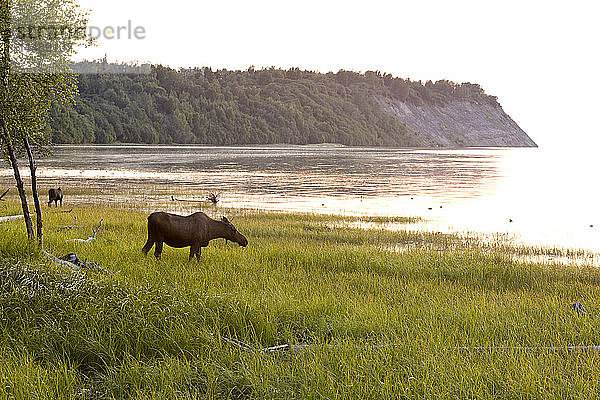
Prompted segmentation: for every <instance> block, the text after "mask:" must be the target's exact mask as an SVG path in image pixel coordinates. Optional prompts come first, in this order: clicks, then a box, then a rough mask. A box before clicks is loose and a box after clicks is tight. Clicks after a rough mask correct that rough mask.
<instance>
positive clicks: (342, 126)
mask: <svg viewBox="0 0 600 400" xmlns="http://www.w3.org/2000/svg"><path fill="white" fill-rule="evenodd" d="M90 66H91V67H92V68H90ZM109 66H110V65H109ZM80 67H81V66H80ZM83 67H85V68H83V69H88V70H90V69H92V70H95V71H103V70H104V71H106V70H111V69H110V68H106V65H103V64H102V63H87V64H86V65H84V66H83ZM79 69H82V68H79ZM112 70H113V71H117V70H119V68H114V66H113V68H112ZM77 83H78V87H79V93H80V95H79V96H78V98H77V101H76V103H75V104H72V105H68V106H59V105H56V107H55V108H54V109H53V111H52V114H51V118H50V124H49V130H50V131H49V134H50V135H51V137H52V140H53V141H54V142H55V143H100V144H104V143H149V144H154V143H166V144H168V143H181V144H211V145H243V144H276V143H289V144H314V143H339V144H344V145H349V146H396V147H461V146H520V147H521V146H535V143H534V142H533V141H532V140H531V139H530V138H529V137H528V136H527V135H526V134H525V132H523V131H522V130H521V129H520V128H519V126H518V125H517V124H516V123H515V122H514V121H513V120H512V119H511V118H510V117H509V116H508V115H506V114H505V113H504V111H503V110H502V108H501V107H500V104H499V103H498V102H497V99H496V98H495V97H493V96H489V95H487V94H485V92H484V91H483V89H481V88H480V87H479V85H476V84H471V83H462V84H457V83H454V82H449V81H438V82H435V83H434V82H431V81H427V82H425V83H422V82H420V81H418V82H415V81H411V80H409V79H401V78H394V77H392V76H391V75H389V74H381V73H379V72H378V71H367V72H365V73H364V74H359V73H355V72H352V71H339V72H338V73H328V74H321V73H317V72H311V71H301V70H299V69H297V68H296V69H290V70H281V69H274V68H271V69H263V70H254V69H253V68H249V69H248V70H246V71H228V70H219V71H212V70H211V69H210V68H199V69H190V70H182V71H175V70H172V69H169V68H166V67H163V66H153V67H151V68H150V69H149V73H146V74H142V73H136V74H123V73H120V74H116V73H115V74H82V75H80V76H79V78H78V82H77Z"/></svg>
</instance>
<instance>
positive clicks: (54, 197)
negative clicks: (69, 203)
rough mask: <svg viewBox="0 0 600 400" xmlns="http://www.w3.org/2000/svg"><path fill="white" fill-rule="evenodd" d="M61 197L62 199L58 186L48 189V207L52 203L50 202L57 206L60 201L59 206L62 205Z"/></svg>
mask: <svg viewBox="0 0 600 400" xmlns="http://www.w3.org/2000/svg"><path fill="white" fill-rule="evenodd" d="M62 199H63V192H62V190H61V189H60V188H58V189H50V190H48V207H50V206H51V205H52V202H54V205H55V206H56V207H58V202H59V201H60V206H61V207H62Z"/></svg>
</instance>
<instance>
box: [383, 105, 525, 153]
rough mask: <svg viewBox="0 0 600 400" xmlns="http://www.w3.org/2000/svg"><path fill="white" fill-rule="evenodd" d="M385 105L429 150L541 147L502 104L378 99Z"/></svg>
mask: <svg viewBox="0 0 600 400" xmlns="http://www.w3.org/2000/svg"><path fill="white" fill-rule="evenodd" d="M378 100H379V103H380V104H381V106H382V107H383V108H384V109H385V110H386V111H387V112H389V113H390V114H392V115H394V116H395V117H397V118H398V119H400V120H401V121H403V122H404V123H405V124H406V125H407V126H408V128H409V129H410V130H411V131H413V132H416V133H417V134H418V135H419V136H420V138H421V143H422V144H423V145H424V146H426V147H473V146H479V147H537V145H536V144H535V142H534V141H533V140H531V138H530V137H529V136H527V134H526V133H525V132H524V131H523V130H522V129H521V128H520V127H519V125H517V123H516V122H515V121H513V120H512V119H511V118H510V116H508V114H506V113H505V112H504V110H502V108H501V107H500V106H499V105H491V104H478V103H476V102H470V101H465V100H454V101H450V102H449V103H446V104H444V105H436V104H423V105H415V104H412V103H409V102H401V101H398V100H394V99H389V98H384V97H380V98H378Z"/></svg>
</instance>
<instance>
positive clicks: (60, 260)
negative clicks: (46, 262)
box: [42, 250, 81, 269]
mask: <svg viewBox="0 0 600 400" xmlns="http://www.w3.org/2000/svg"><path fill="white" fill-rule="evenodd" d="M42 253H43V254H44V255H45V256H47V257H48V258H50V259H52V260H53V261H54V262H56V263H58V264H61V265H66V266H67V267H71V268H75V269H80V268H81V267H80V266H79V265H76V264H73V263H72V262H69V261H67V260H63V259H60V258H58V257H55V256H53V255H52V254H50V253H48V252H47V251H45V250H42Z"/></svg>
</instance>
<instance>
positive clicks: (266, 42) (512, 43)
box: [79, 0, 600, 148]
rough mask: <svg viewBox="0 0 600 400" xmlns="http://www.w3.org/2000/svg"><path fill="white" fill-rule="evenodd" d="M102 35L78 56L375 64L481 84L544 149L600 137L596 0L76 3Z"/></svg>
mask: <svg viewBox="0 0 600 400" xmlns="http://www.w3.org/2000/svg"><path fill="white" fill-rule="evenodd" d="M79 4H81V5H82V6H83V7H84V8H87V9H89V10H90V14H91V19H90V24H91V25H94V26H98V27H106V26H112V27H118V26H125V25H127V23H128V21H131V23H132V26H133V27H136V26H141V27H143V28H144V29H145V32H146V35H145V36H146V37H145V39H143V40H135V39H134V40H128V39H121V40H114V39H113V40H99V42H98V46H97V47H95V48H90V49H85V50H83V51H82V52H81V53H80V55H79V57H80V58H87V59H95V58H102V57H104V55H105V54H107V56H108V59H109V61H132V60H136V61H141V62H151V63H161V64H164V65H169V66H171V67H174V68H178V67H187V66H211V67H213V69H218V68H227V69H247V68H248V67H249V66H250V65H254V66H255V67H256V68H260V67H269V66H275V67H281V68H286V69H287V68H290V67H300V68H301V69H309V70H317V71H320V72H328V71H338V70H339V69H348V70H354V71H358V72H361V71H366V70H380V71H382V72H389V73H391V74H393V75H394V76H399V77H403V78H411V79H413V80H428V79H431V80H434V81H435V80H438V79H449V80H452V81H455V82H473V83H479V84H481V86H482V87H483V88H484V89H485V90H486V92H487V93H489V94H492V95H495V96H498V98H499V101H500V103H501V104H502V106H503V108H504V110H505V111H506V112H507V113H508V114H509V115H511V117H512V118H513V119H514V120H515V121H516V122H517V123H518V124H519V125H520V126H521V128H523V129H524V130H525V131H526V132H527V133H528V134H529V136H531V138H532V139H533V140H535V141H536V142H537V143H538V144H539V145H540V146H542V147H559V146H563V144H564V143H565V141H567V140H568V141H569V142H575V143H576V144H578V145H586V146H587V147H588V148H589V146H591V145H600V122H599V121H598V118H597V116H598V115H600V84H599V83H598V79H597V74H598V72H599V71H600V62H599V59H600V57H599V56H598V53H599V51H598V47H599V46H598V42H599V39H600V22H599V21H598V19H599V17H600V2H598V1H583V0H572V1H569V2H566V1H564V2H557V1H526V0H519V1H513V0H505V1H494V2H492V1H483V0H479V1H471V0H458V1H448V0H446V1H443V0H430V1H427V0H425V1H418V0H413V1H384V0H369V1H348V0H346V1H337V0H335V1H328V0H320V1H315V0H305V1H298V2H291V1H288V2H286V1H267V0H259V1H238V0H218V1H216V0H211V1H204V0H196V1H187V0H171V1H170V2H163V1H161V2H158V1H156V2H154V1H147V0H145V1H140V0H128V1H124V0H119V1H117V0H101V1H100V0H79Z"/></svg>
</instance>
